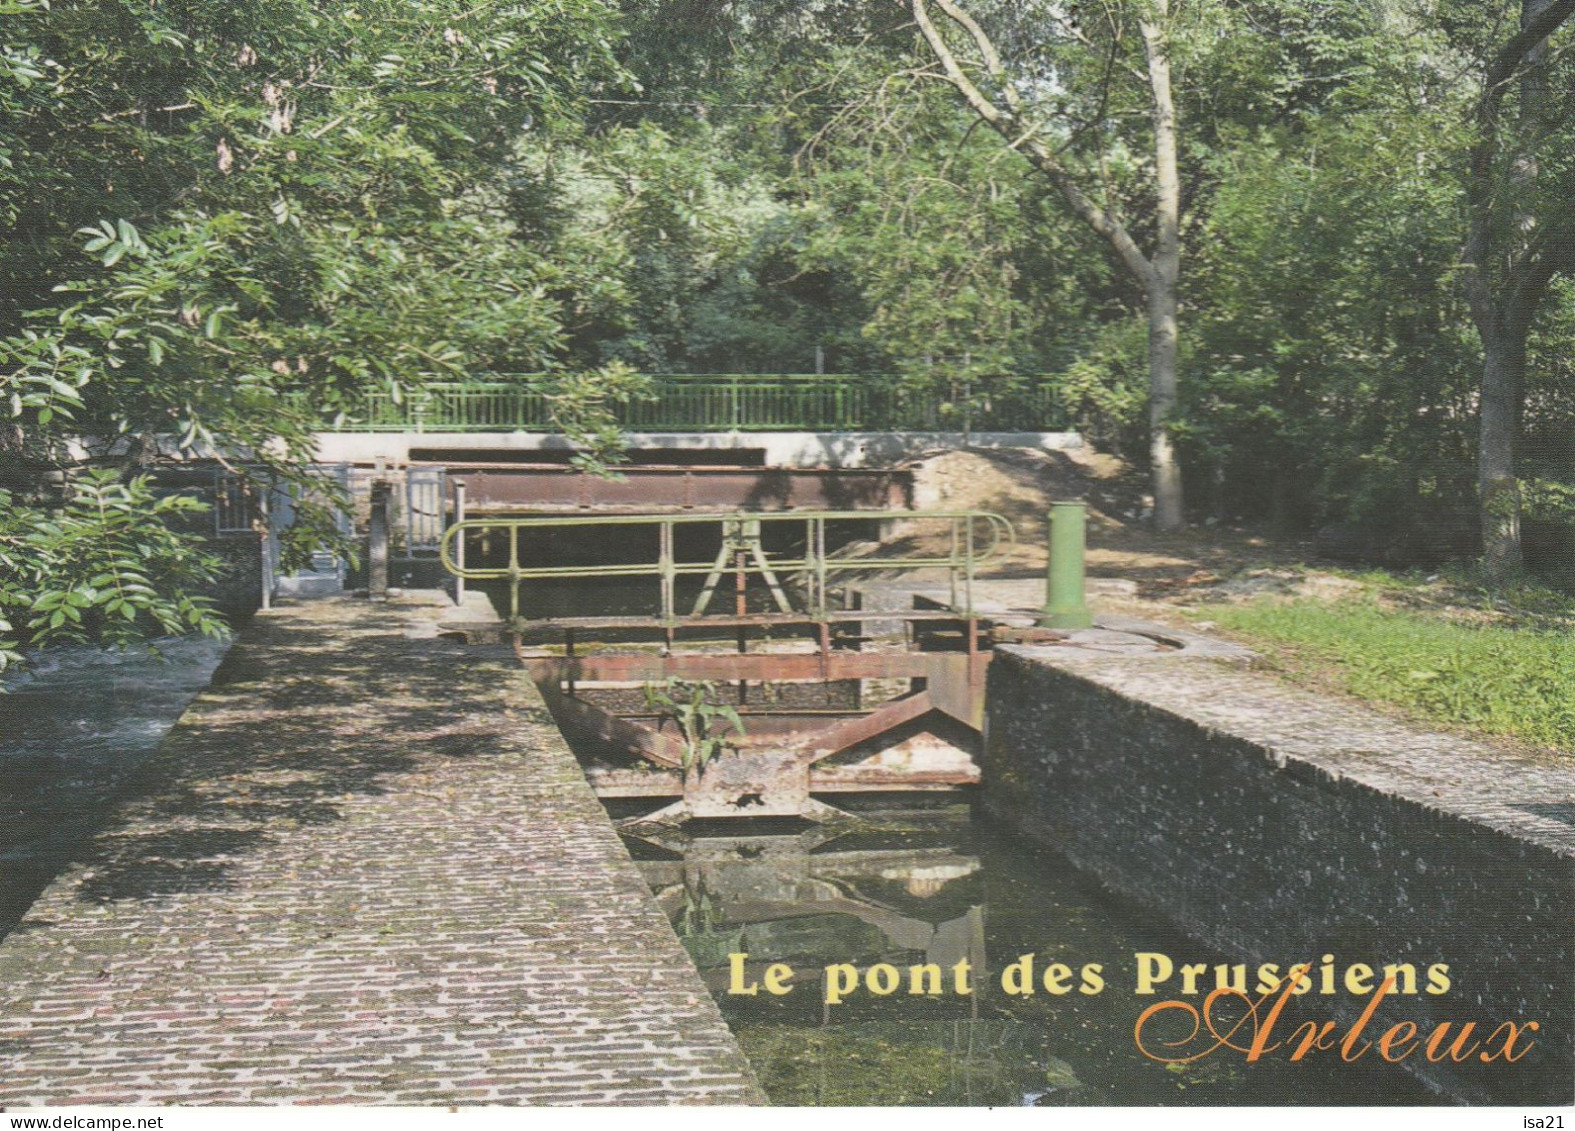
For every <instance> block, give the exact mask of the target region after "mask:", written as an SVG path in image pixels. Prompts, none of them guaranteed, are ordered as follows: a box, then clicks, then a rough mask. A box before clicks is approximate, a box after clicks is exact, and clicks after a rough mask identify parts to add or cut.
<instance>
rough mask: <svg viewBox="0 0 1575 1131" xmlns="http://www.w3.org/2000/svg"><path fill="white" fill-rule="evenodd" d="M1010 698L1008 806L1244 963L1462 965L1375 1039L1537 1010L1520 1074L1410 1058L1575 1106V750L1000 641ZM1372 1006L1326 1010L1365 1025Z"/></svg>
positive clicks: (1476, 1089)
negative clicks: (1533, 746)
mask: <svg viewBox="0 0 1575 1131" xmlns="http://www.w3.org/2000/svg"><path fill="white" fill-rule="evenodd" d="M989 702H990V720H989V735H988V741H987V749H986V753H985V764H984V780H985V782H986V783H987V785H986V794H985V805H986V807H987V809H988V810H989V811H990V812H991V813H992V814H993V815H994V816H996V817H997V818H1000V819H1002V820H1004V821H1005V822H1007V823H1009V824H1010V825H1011V826H1013V827H1014V828H1016V829H1017V830H1018V831H1020V832H1022V833H1024V834H1026V835H1028V836H1030V837H1032V838H1034V839H1036V840H1039V841H1042V842H1045V843H1048V844H1051V845H1053V846H1054V847H1055V848H1057V849H1058V850H1060V851H1061V852H1062V853H1064V854H1065V855H1066V856H1067V857H1068V858H1070V859H1071V860H1072V861H1073V862H1074V863H1076V864H1077V865H1079V866H1080V867H1082V868H1085V869H1087V870H1089V871H1090V872H1092V873H1094V874H1095V875H1097V876H1099V877H1100V878H1101V879H1102V880H1104V881H1105V882H1106V883H1107V884H1108V885H1109V886H1110V887H1111V888H1113V889H1114V890H1116V891H1118V892H1120V893H1122V894H1125V895H1127V896H1129V897H1132V898H1133V899H1135V900H1137V901H1139V902H1141V903H1142V904H1144V905H1146V906H1147V907H1149V908H1151V909H1153V910H1154V911H1156V912H1158V913H1160V914H1162V915H1163V916H1164V917H1166V918H1167V919H1169V920H1170V921H1172V922H1173V923H1175V924H1176V925H1177V926H1179V927H1181V928H1182V929H1183V930H1185V931H1187V932H1188V933H1190V934H1192V935H1193V936H1195V937H1196V938H1198V939H1200V940H1201V941H1203V942H1204V943H1206V944H1208V945H1209V946H1212V947H1215V948H1218V950H1220V951H1222V952H1224V953H1225V954H1226V955H1227V956H1229V957H1230V960H1231V961H1233V962H1247V963H1249V964H1256V963H1258V962H1276V963H1279V964H1280V965H1281V968H1282V969H1283V968H1285V967H1288V966H1289V965H1291V964H1292V963H1295V962H1302V961H1306V962H1313V963H1318V962H1319V961H1320V959H1321V957H1322V956H1323V955H1325V954H1333V955H1334V956H1335V959H1336V962H1337V964H1338V966H1339V968H1340V969H1342V970H1343V968H1344V967H1345V966H1346V965H1347V964H1349V963H1352V962H1362V963H1367V964H1370V965H1374V966H1381V965H1383V964H1386V963H1391V962H1393V963H1404V962H1411V963H1415V964H1416V965H1417V967H1418V969H1419V971H1425V969H1426V967H1427V966H1428V965H1429V964H1432V963H1439V962H1442V963H1447V964H1448V965H1449V967H1450V978H1451V980H1452V983H1453V985H1452V988H1451V989H1450V990H1449V992H1448V993H1446V994H1443V995H1440V996H1429V995H1428V994H1426V993H1425V992H1423V993H1418V994H1417V995H1415V996H1407V997H1398V998H1392V999H1390V1001H1391V1002H1392V1003H1393V1007H1392V1008H1390V1009H1389V1010H1388V1014H1389V1017H1388V1019H1387V1020H1386V1019H1385V1017H1384V1014H1383V1013H1382V1012H1380V1014H1379V1017H1378V1019H1377V1021H1376V1022H1375V1023H1374V1025H1373V1026H1372V1028H1371V1031H1370V1033H1369V1034H1368V1039H1373V1038H1376V1037H1377V1036H1378V1035H1379V1034H1380V1033H1381V1032H1382V1031H1383V1029H1385V1028H1387V1027H1388V1025H1389V1024H1392V1023H1394V1022H1396V1021H1400V1020H1409V1021H1413V1022H1415V1023H1416V1024H1418V1025H1419V1026H1420V1028H1421V1030H1422V1034H1423V1037H1424V1039H1425V1037H1426V1036H1427V1035H1428V1034H1429V1033H1430V1032H1431V1031H1432V1030H1433V1027H1434V1025H1435V1024H1436V1023H1437V1022H1439V1021H1443V1020H1451V1021H1454V1022H1456V1024H1457V1025H1458V1024H1459V1023H1461V1022H1465V1021H1470V1020H1476V1021H1477V1022H1478V1023H1479V1026H1485V1029H1484V1031H1482V1032H1479V1033H1478V1036H1483V1037H1485V1036H1486V1035H1487V1033H1488V1032H1491V1031H1492V1030H1493V1029H1494V1028H1495V1027H1497V1026H1498V1025H1499V1024H1500V1023H1501V1022H1503V1021H1515V1022H1524V1021H1529V1020H1536V1021H1538V1023H1539V1025H1540V1026H1541V1028H1540V1031H1539V1032H1538V1033H1536V1034H1535V1036H1536V1039H1537V1044H1536V1046H1535V1047H1534V1048H1533V1049H1532V1051H1531V1053H1530V1054H1529V1055H1527V1056H1526V1058H1525V1059H1524V1060H1521V1061H1520V1062H1518V1063H1516V1064H1513V1065H1510V1064H1504V1063H1502V1062H1499V1063H1494V1064H1485V1065H1484V1064H1480V1063H1466V1064H1462V1065H1459V1066H1450V1065H1440V1064H1428V1063H1426V1061H1425V1060H1424V1058H1423V1056H1422V1055H1421V1053H1420V1052H1419V1053H1418V1054H1416V1055H1413V1056H1411V1057H1410V1058H1408V1059H1407V1060H1406V1061H1405V1062H1404V1063H1405V1066H1406V1067H1407V1068H1409V1069H1411V1070H1412V1071H1415V1072H1416V1073H1417V1074H1418V1075H1419V1076H1421V1077H1422V1078H1423V1079H1425V1080H1427V1081H1428V1082H1429V1083H1431V1084H1433V1085H1435V1086H1437V1087H1440V1088H1442V1089H1444V1090H1445V1091H1447V1092H1449V1093H1451V1094H1453V1095H1455V1096H1458V1097H1459V1098H1462V1099H1465V1100H1467V1101H1470V1102H1492V1103H1516V1104H1527V1103H1532V1102H1536V1103H1569V1102H1570V1101H1571V1097H1572V1093H1575V1086H1572V1080H1575V1059H1572V1051H1571V1019H1572V1015H1575V971H1572V954H1571V951H1572V946H1571V941H1572V935H1575V824H1572V822H1575V759H1571V758H1561V757H1559V756H1557V755H1551V754H1550V755H1549V756H1548V757H1547V758H1545V759H1540V758H1537V757H1535V756H1531V755H1526V756H1517V755H1513V754H1510V753H1508V752H1506V751H1501V750H1497V749H1493V748H1489V747H1486V746H1483V745H1480V744H1476V743H1472V742H1468V741H1465V740H1463V739H1459V738H1455V737H1451V736H1445V735H1439V734H1432V733H1428V732H1426V731H1423V730H1419V729H1416V728H1413V727H1408V726H1405V725H1403V724H1400V723H1397V722H1394V721H1392V720H1389V719H1387V718H1381V717H1379V716H1377V715H1374V714H1372V713H1370V712H1367V711H1365V710H1362V709H1360V708H1356V707H1352V706H1350V705H1347V704H1342V703H1332V702H1329V701H1327V700H1325V699H1322V698H1319V697H1317V696H1314V695H1311V694H1308V693H1303V692H1300V691H1296V690H1292V689H1289V688H1287V687H1285V686H1284V685H1282V684H1280V683H1278V682H1277V681H1274V680H1272V679H1271V678H1270V677H1267V676H1265V675H1262V674H1259V673H1256V672H1252V671H1246V670H1239V669H1233V668H1231V667H1228V666H1225V665H1221V664H1218V663H1215V662H1211V661H1207V660H1199V659H1187V658H1184V654H1171V655H1153V656H1147V657H1130V656H1109V655H1098V654H1094V653H1088V652H1079V651H1078V650H1077V649H1073V648H1059V649H1056V648H1016V647H1010V648H1002V649H998V650H997V655H996V660H995V662H994V663H993V664H992V665H991V671H990V697H989ZM1200 960H1201V959H1200ZM1162 993H1163V991H1162ZM1155 1000H1162V998H1161V997H1156V998H1155ZM1365 1001H1366V999H1364V998H1361V997H1357V996H1353V995H1349V994H1345V993H1337V995H1336V996H1334V997H1331V998H1327V999H1324V1001H1323V1002H1322V1003H1318V1004H1317V1006H1316V1007H1315V1008H1312V1009H1311V1010H1310V1012H1309V1014H1308V1015H1309V1016H1316V1015H1318V1012H1319V1010H1320V1009H1321V1010H1322V1012H1323V1016H1325V1017H1327V1016H1330V1015H1332V1014H1335V1011H1336V1010H1337V1009H1338V1011H1339V1013H1340V1014H1343V1015H1344V1016H1345V1017H1346V1018H1351V1019H1354V1017H1355V1015H1356V1013H1357V1012H1358V1011H1359V1010H1360V1009H1361V1008H1362V1006H1363V1005H1364V1004H1365ZM1194 1004H1198V1005H1201V1004H1202V998H1201V996H1200V997H1198V998H1197V999H1194ZM1342 1032H1343V1028H1342ZM1282 1055H1283V1054H1282ZM1248 1070H1250V1067H1249V1069H1248Z"/></svg>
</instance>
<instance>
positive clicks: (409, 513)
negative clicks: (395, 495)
mask: <svg viewBox="0 0 1575 1131" xmlns="http://www.w3.org/2000/svg"><path fill="white" fill-rule="evenodd" d="M445 486H446V483H445V476H444V469H443V468H441V467H412V468H410V469H409V470H407V471H406V472H405V546H406V548H407V552H408V553H410V554H411V555H415V554H434V555H435V554H436V553H437V552H438V547H439V546H440V545H442V542H443V532H444V531H445V530H447V529H448V524H447V523H446V522H445V521H444V502H445V499H444V494H443V491H444V487H445Z"/></svg>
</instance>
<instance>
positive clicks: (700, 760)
mask: <svg viewBox="0 0 1575 1131" xmlns="http://www.w3.org/2000/svg"><path fill="white" fill-rule="evenodd" d="M715 697H716V684H714V683H712V682H711V681H709V680H699V681H690V680H683V679H670V680H668V681H667V682H666V683H665V684H656V683H647V684H646V685H645V705H646V707H647V708H648V709H650V710H653V711H659V712H661V713H662V714H663V715H665V716H667V717H668V718H671V719H672V720H673V722H674V724H675V725H676V726H677V727H678V733H679V734H680V735H681V736H682V738H683V743H684V755H683V768H684V770H685V772H689V771H694V772H699V771H700V770H702V769H704V768H705V764H706V763H707V762H709V761H710V760H711V759H712V758H714V757H715V756H716V755H717V754H719V753H721V752H722V750H724V749H725V748H727V747H728V746H730V745H736V744H737V741H738V739H740V738H742V737H744V721H743V720H742V719H741V718H739V717H738V711H737V709H736V708H734V707H730V706H728V705H727V704H725V703H717V702H715ZM729 732H731V734H729ZM730 738H731V741H729V739H730Z"/></svg>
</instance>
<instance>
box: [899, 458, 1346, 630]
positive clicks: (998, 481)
mask: <svg viewBox="0 0 1575 1131" xmlns="http://www.w3.org/2000/svg"><path fill="white" fill-rule="evenodd" d="M1145 489H1146V483H1145V482H1144V481H1143V478H1142V476H1141V475H1139V474H1137V473H1135V472H1134V471H1133V470H1132V469H1131V468H1130V467H1128V466H1127V465H1126V464H1124V463H1123V462H1122V461H1121V460H1119V459H1116V458H1115V457H1113V456H1110V455H1106V454H1104V453H1100V452H1094V451H1091V450H1088V449H1079V450H1073V451H1056V452H1041V451H1031V450H1026V449H1007V450H1000V451H985V450H977V449H976V450H968V451H948V452H940V453H936V454H934V455H931V456H928V457H926V458H924V459H922V460H921V461H920V462H919V463H918V464H917V465H916V466H915V468H914V504H915V507H916V508H917V509H919V510H920V511H923V510H939V509H947V510H987V511H994V512H995V513H997V514H1000V515H1002V516H1003V517H1005V518H1007V519H1008V520H1010V521H1011V523H1012V525H1013V526H1014V528H1015V529H1016V532H1017V544H1016V545H1015V546H1014V547H1013V548H1012V549H1011V551H1010V552H1009V553H1007V554H1006V555H1004V556H1003V557H1002V558H1001V559H999V560H998V561H996V562H994V563H992V564H991V565H990V566H989V567H987V568H986V569H985V570H984V571H983V572H984V573H985V574H987V575H990V576H996V577H1027V576H1042V575H1043V572H1044V568H1045V558H1046V552H1045V541H1046V533H1047V531H1046V521H1047V514H1048V510H1049V506H1050V504H1051V503H1052V502H1054V501H1057V500H1067V499H1077V500H1081V501H1083V502H1086V503H1087V504H1088V519H1089V521H1088V555H1087V561H1088V576H1089V578H1090V580H1091V581H1092V582H1095V583H1096V584H1095V588H1096V589H1097V590H1098V591H1099V593H1100V596H1101V599H1102V600H1101V604H1102V605H1105V606H1107V607H1108V606H1109V605H1110V604H1111V602H1112V601H1114V602H1115V603H1117V604H1120V605H1123V606H1132V607H1133V609H1138V608H1141V609H1143V610H1146V611H1150V612H1162V611H1163V610H1164V609H1165V608H1166V607H1169V608H1170V609H1171V610H1172V611H1173V612H1174V611H1177V610H1176V608H1175V607H1176V606H1178V605H1187V604H1190V603H1192V602H1193V601H1194V600H1197V599H1198V598H1200V597H1203V596H1204V595H1205V594H1209V593H1212V592H1213V591H1215V590H1218V589H1219V587H1220V586H1222V585H1224V586H1235V587H1242V586H1243V583H1244V581H1247V580H1250V575H1253V574H1255V573H1261V575H1263V576H1265V577H1268V578H1270V579H1271V580H1270V581H1266V582H1263V583H1262V584H1263V586H1265V587H1266V586H1268V585H1270V584H1277V583H1278V581H1279V580H1280V579H1282V578H1283V579H1289V578H1290V576H1291V575H1290V574H1288V573H1286V569H1287V568H1288V567H1290V566H1293V565H1297V564H1300V563H1303V562H1306V561H1308V560H1309V559H1310V557H1311V555H1312V542H1311V541H1310V540H1301V541H1298V540H1294V539H1279V540H1276V539H1273V538H1270V537H1269V536H1267V535H1265V534H1263V533H1261V532H1256V531H1250V530H1244V529H1240V528H1235V527H1230V526H1225V525H1218V524H1209V525H1199V526H1193V527H1189V528H1188V529H1186V530H1183V531H1178V532H1175V533H1171V534H1161V533H1158V532H1156V531H1155V530H1153V528H1152V527H1151V526H1150V524H1149V523H1148V521H1147V519H1148V509H1147V498H1146V496H1145V494H1144V492H1145ZM948 539H949V535H948V534H946V533H945V532H944V531H942V530H941V529H939V528H938V526H934V527H929V528H926V527H925V526H922V525H921V526H920V527H919V528H918V529H917V530H915V531H914V532H913V533H912V534H910V535H908V536H907V537H904V538H903V539H901V540H900V544H901V545H902V547H903V548H904V549H905V550H908V549H911V550H912V551H914V552H933V553H944V552H945V549H946V541H947V540H948ZM1333 580H1338V579H1333ZM1112 583H1114V584H1112ZM1245 587H1246V588H1247V589H1249V590H1250V589H1255V588H1258V587H1259V586H1254V585H1250V584H1248V585H1246V586H1245ZM1216 595H1224V594H1216ZM1122 611H1131V610H1129V609H1123V610H1122Z"/></svg>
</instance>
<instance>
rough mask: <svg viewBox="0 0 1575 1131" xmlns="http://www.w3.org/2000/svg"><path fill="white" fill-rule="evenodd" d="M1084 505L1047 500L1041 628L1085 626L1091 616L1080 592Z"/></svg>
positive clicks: (1086, 523) (1085, 525) (1083, 539)
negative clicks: (1046, 560)
mask: <svg viewBox="0 0 1575 1131" xmlns="http://www.w3.org/2000/svg"><path fill="white" fill-rule="evenodd" d="M1087 525H1088V507H1087V506H1086V505H1085V504H1083V503H1051V504H1050V561H1049V563H1048V564H1047V566H1046V569H1045V608H1044V616H1042V617H1041V618H1040V619H1039V624H1040V625H1041V626H1042V627H1044V628H1062V629H1076V628H1088V627H1089V626H1090V625H1092V624H1093V623H1094V617H1093V614H1092V613H1091V612H1089V609H1088V602H1087V600H1086V598H1085V596H1084V580H1083V549H1084V542H1085V529H1086V527H1087Z"/></svg>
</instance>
